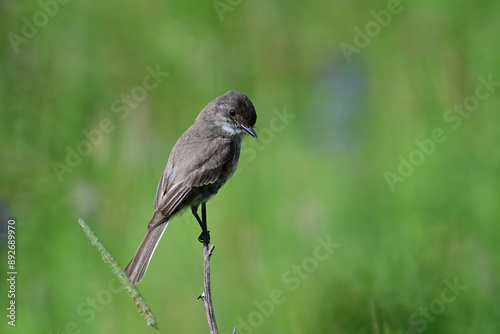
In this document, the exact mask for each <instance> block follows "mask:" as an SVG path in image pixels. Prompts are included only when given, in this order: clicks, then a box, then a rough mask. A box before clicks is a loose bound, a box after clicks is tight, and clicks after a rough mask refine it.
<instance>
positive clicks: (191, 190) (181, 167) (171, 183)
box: [125, 90, 257, 284]
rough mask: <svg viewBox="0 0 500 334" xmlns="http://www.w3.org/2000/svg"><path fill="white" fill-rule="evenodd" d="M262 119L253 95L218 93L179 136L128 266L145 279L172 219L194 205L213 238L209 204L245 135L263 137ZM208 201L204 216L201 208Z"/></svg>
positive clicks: (203, 238)
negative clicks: (259, 124)
mask: <svg viewBox="0 0 500 334" xmlns="http://www.w3.org/2000/svg"><path fill="white" fill-rule="evenodd" d="M256 120H257V114H256V113H255V109H254V106H253V104H252V102H251V101H250V99H249V98H248V97H247V96H246V95H244V94H242V93H240V92H238V91H235V90H232V91H229V92H227V93H226V94H224V95H222V96H219V97H217V98H216V99H215V100H213V101H212V102H210V103H209V104H208V105H207V106H206V107H205V108H204V109H203V110H202V111H201V113H200V114H199V115H198V117H197V118H196V121H195V123H194V124H193V125H192V126H191V127H190V128H189V129H187V130H186V132H184V134H183V135H182V136H181V137H180V138H179V140H177V142H176V143H175V145H174V147H173V148H172V151H171V152H170V156H169V158H168V162H167V166H166V167H165V171H164V172H163V175H162V176H161V179H160V183H159V184H158V190H157V192H156V198H155V206H154V213H153V217H152V218H151V221H150V222H149V224H148V231H147V233H146V236H145V237H144V239H143V240H142V242H141V244H140V245H139V248H138V249H137V252H136V253H135V255H134V257H133V258H132V260H131V261H130V263H129V264H128V266H127V268H126V269H125V271H126V273H127V275H128V276H129V278H130V280H131V281H132V282H133V283H134V284H136V283H139V282H140V281H141V280H142V278H143V277H144V274H145V273H146V269H147V268H148V265H149V261H151V257H152V256H153V253H154V251H155V249H156V246H157V245H158V242H159V241H160V239H161V237H162V235H163V232H165V229H166V228H167V226H168V223H169V222H170V220H171V219H172V218H173V217H174V216H176V215H179V214H182V212H184V210H185V209H187V208H188V207H190V208H191V211H192V213H193V215H194V216H195V217H196V220H197V221H198V223H199V224H200V227H201V229H202V232H201V234H200V236H199V238H198V240H200V242H205V243H207V244H208V243H210V234H209V231H208V230H207V223H206V207H205V203H206V202H207V201H208V200H209V199H210V198H212V196H214V195H215V194H216V193H217V191H219V189H220V188H221V187H222V186H223V185H224V183H226V181H227V180H229V178H230V177H231V176H232V175H233V173H234V171H235V170H236V167H237V166H238V159H239V157H240V150H241V140H242V138H243V136H244V135H245V134H246V133H248V134H250V135H251V136H253V137H255V138H257V135H256V134H255V131H254V130H253V126H254V125H255V121H256ZM200 204H201V206H202V217H203V218H202V219H200V217H199V216H198V207H199V206H200Z"/></svg>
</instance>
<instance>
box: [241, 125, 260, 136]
mask: <svg viewBox="0 0 500 334" xmlns="http://www.w3.org/2000/svg"><path fill="white" fill-rule="evenodd" d="M240 125H241V127H242V128H243V129H245V131H246V132H248V133H249V134H250V135H251V136H252V137H254V138H257V134H256V133H255V131H254V130H253V128H252V127H251V126H246V125H243V124H240Z"/></svg>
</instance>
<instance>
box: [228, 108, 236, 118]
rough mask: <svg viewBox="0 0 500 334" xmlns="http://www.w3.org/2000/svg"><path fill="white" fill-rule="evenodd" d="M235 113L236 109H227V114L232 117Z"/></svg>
mask: <svg viewBox="0 0 500 334" xmlns="http://www.w3.org/2000/svg"><path fill="white" fill-rule="evenodd" d="M235 115H236V111H234V109H231V110H229V116H231V117H234V116H235Z"/></svg>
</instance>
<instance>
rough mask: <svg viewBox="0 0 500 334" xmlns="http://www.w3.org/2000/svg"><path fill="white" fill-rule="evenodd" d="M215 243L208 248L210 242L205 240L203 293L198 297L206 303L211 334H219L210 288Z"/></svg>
mask: <svg viewBox="0 0 500 334" xmlns="http://www.w3.org/2000/svg"><path fill="white" fill-rule="evenodd" d="M214 248H215V245H212V247H210V249H208V243H206V242H203V259H204V261H203V273H204V275H203V281H204V282H203V286H204V290H203V293H202V294H201V295H200V296H199V297H198V299H200V298H201V299H203V303H204V304H205V311H206V312H207V321H208V327H209V328H210V334H218V333H219V331H218V330H217V323H216V322H215V314H214V306H213V305H212V292H211V289H210V257H211V256H212V253H213V251H214Z"/></svg>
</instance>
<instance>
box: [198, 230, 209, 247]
mask: <svg viewBox="0 0 500 334" xmlns="http://www.w3.org/2000/svg"><path fill="white" fill-rule="evenodd" d="M198 241H199V242H201V243H204V244H205V243H206V244H207V245H209V244H210V231H208V230H205V231H203V232H201V234H200V236H199V237H198Z"/></svg>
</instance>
